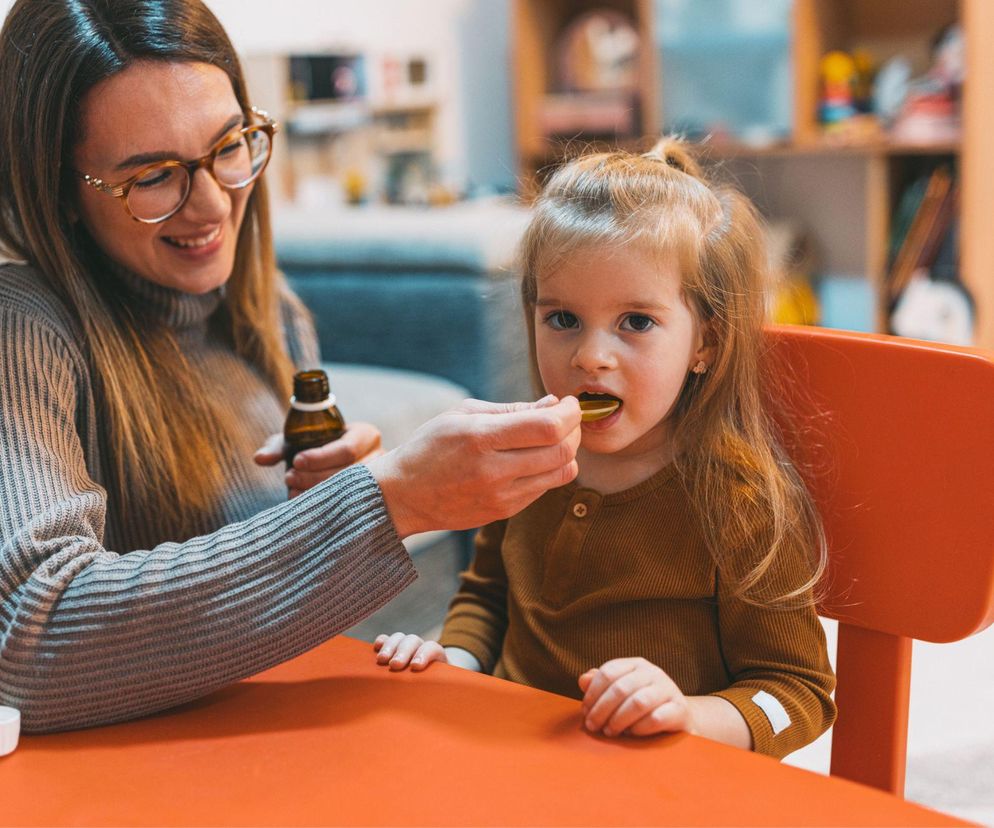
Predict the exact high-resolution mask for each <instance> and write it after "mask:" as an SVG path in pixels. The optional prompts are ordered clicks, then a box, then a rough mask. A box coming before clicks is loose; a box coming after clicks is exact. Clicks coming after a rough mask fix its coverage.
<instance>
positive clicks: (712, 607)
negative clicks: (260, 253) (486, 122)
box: [374, 140, 835, 757]
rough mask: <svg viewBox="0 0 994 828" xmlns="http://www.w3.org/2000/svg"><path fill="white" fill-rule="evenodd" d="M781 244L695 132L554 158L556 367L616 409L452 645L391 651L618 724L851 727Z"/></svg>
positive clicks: (586, 437) (548, 236)
mask: <svg viewBox="0 0 994 828" xmlns="http://www.w3.org/2000/svg"><path fill="white" fill-rule="evenodd" d="M762 238H763V231H762V228H761V226H760V223H759V222H758V220H757V218H756V215H755V212H754V211H753V209H752V207H751V205H750V204H749V202H748V201H747V200H746V199H745V198H744V197H743V196H741V195H740V194H739V193H737V192H735V191H734V190H730V189H727V188H725V187H720V186H716V185H712V184H711V183H709V182H708V181H707V180H706V179H705V178H704V177H703V175H702V173H701V170H700V169H699V168H698V166H697V164H696V163H695V162H694V161H693V160H692V159H691V158H690V156H689V155H688V153H687V151H686V149H685V148H684V146H683V145H681V144H680V143H679V142H676V141H673V140H664V141H662V142H660V143H659V144H658V145H657V146H656V147H655V148H654V149H653V150H652V151H651V152H648V153H645V154H644V155H635V154H630V153H625V152H614V153H602V154H596V155H590V156H587V157H583V158H580V159H578V160H575V161H573V162H571V163H569V164H567V165H565V166H564V167H562V168H561V169H560V170H559V171H558V172H556V173H555V175H553V176H552V178H551V179H550V181H549V183H548V185H547V186H546V188H545V190H544V192H543V194H542V196H541V197H540V198H539V200H538V202H537V204H536V206H535V213H534V218H533V221H532V223H531V225H530V228H529V230H528V232H527V234H526V237H525V240H524V277H523V284H522V294H523V297H524V302H525V306H526V315H527V318H528V325H529V334H530V341H531V351H532V355H533V358H534V359H533V362H534V367H535V368H536V369H537V372H538V376H539V377H540V379H541V384H542V386H543V388H544V389H545V390H546V391H547V392H548V393H552V394H557V395H559V396H564V395H574V396H576V397H578V398H579V399H580V401H581V404H585V405H586V406H593V407H598V408H600V409H601V413H602V414H603V413H604V412H610V413H609V414H608V415H607V416H604V417H602V418H601V419H597V420H592V421H589V422H584V423H583V425H582V442H581V445H580V449H579V451H578V453H577V461H578V463H579V469H580V471H579V476H578V477H577V479H576V480H575V481H574V482H573V483H571V484H569V485H567V486H564V487H562V488H559V489H553V490H552V491H549V492H548V493H547V494H545V495H544V496H543V497H541V498H540V499H539V500H538V501H536V502H535V503H534V504H533V505H531V506H529V507H528V508H527V509H525V510H524V511H523V512H521V513H519V514H518V515H516V516H515V517H513V518H511V519H509V520H504V521H500V522H498V523H493V524H490V525H489V526H486V527H484V528H483V529H482V530H481V531H480V533H479V536H478V539H477V549H476V557H475V560H474V562H473V564H472V566H471V567H470V569H469V571H467V572H466V573H464V575H463V578H462V585H461V588H460V590H459V592H458V593H457V595H456V596H455V598H454V599H453V601H452V604H451V607H450V609H449V613H448V616H447V618H446V621H445V626H444V628H443V631H442V635H441V637H440V642H433V641H428V642H424V641H422V640H421V639H420V638H418V637H417V636H404V635H403V634H400V633H397V634H395V635H393V636H390V637H387V636H380V637H379V638H378V639H377V641H376V643H375V645H374V646H375V647H376V649H377V650H378V657H377V660H378V661H379V662H380V663H381V664H389V665H390V667H391V668H392V669H403V668H404V667H406V666H407V665H408V664H411V665H412V666H413V669H423V668H424V667H426V666H427V665H428V664H429V663H430V662H432V661H448V662H449V663H454V664H458V665H460V666H465V667H469V668H471V669H475V670H482V671H484V672H488V673H493V675H495V676H499V677H501V678H507V679H511V680H513V681H518V682H522V683H524V684H529V685H532V686H534V687H539V688H542V689H544V690H549V691H552V692H555V693H560V694H564V695H571V696H575V697H578V698H582V705H583V713H584V722H585V726H586V727H587V728H588V729H589V730H591V731H594V732H599V733H602V734H604V735H607V736H615V735H619V734H622V733H627V734H633V735H638V736H644V735H649V734H654V733H660V732H665V731H678V730H686V731H690V732H693V733H698V734H701V735H703V736H707V737H710V738H713V739H717V740H720V741H723V742H727V743H729V744H733V745H739V746H741V747H745V748H749V747H751V748H752V749H754V750H756V751H758V752H762V753H765V754H769V755H772V756H777V757H782V756H784V755H786V754H788V753H790V752H791V751H793V750H796V749H797V748H799V747H801V746H802V745H804V744H806V743H808V742H810V741H812V740H813V739H814V738H815V737H817V736H818V735H819V734H820V733H822V732H823V731H824V730H825V729H826V728H828V727H829V726H830V725H831V724H832V721H833V719H834V716H835V708H834V705H833V702H832V699H831V696H830V694H831V692H832V690H833V687H834V684H835V679H834V676H833V674H832V670H831V667H830V666H829V662H828V656H827V653H826V648H825V640H824V635H823V632H822V628H821V625H820V623H819V621H818V618H817V616H816V614H815V610H814V589H815V586H816V584H817V582H818V579H819V576H820V575H821V573H822V571H823V569H824V565H825V558H826V551H825V543H824V535H823V532H822V528H821V524H820V521H819V519H818V516H817V514H816V512H815V510H814V507H813V505H812V502H811V499H810V497H809V495H808V493H807V491H806V489H805V487H804V485H803V483H802V482H801V479H800V477H799V476H798V474H797V472H796V470H795V469H794V468H793V467H792V465H791V464H790V462H789V460H788V459H787V457H786V456H785V454H784V451H783V449H782V447H781V445H780V442H779V441H778V438H777V436H776V435H775V432H774V430H773V428H772V426H771V424H770V421H769V419H768V418H767V416H766V413H765V412H764V410H763V407H762V404H761V394H760V365H759V362H760V352H761V349H762V342H763V335H762V330H761V327H762V323H763V315H764V291H763V288H764V270H765V266H766V259H765V251H764V249H763V245H762V242H761V240H762ZM586 400H589V401H590V402H589V403H584V401H586Z"/></svg>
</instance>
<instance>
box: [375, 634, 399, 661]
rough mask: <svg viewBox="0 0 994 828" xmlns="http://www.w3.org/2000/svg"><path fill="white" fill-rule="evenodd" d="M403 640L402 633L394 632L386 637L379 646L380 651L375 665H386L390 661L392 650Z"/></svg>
mask: <svg viewBox="0 0 994 828" xmlns="http://www.w3.org/2000/svg"><path fill="white" fill-rule="evenodd" d="M403 640H404V633H402V632H396V633H394V634H393V635H391V636H388V637H387V640H386V641H385V642H384V643H383V644H381V645H380V651H379V653H377V655H376V663H377V664H386V663H387V662H388V661H390V658H391V657H392V656H393V653H394V650H396V649H397V645H398V644H400V642H401V641H403Z"/></svg>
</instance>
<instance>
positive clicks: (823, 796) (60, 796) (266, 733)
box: [0, 638, 963, 826]
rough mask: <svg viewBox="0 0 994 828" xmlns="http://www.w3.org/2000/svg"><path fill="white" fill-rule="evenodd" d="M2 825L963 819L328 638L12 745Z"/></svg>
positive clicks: (4, 762)
mask: <svg viewBox="0 0 994 828" xmlns="http://www.w3.org/2000/svg"><path fill="white" fill-rule="evenodd" d="M0 823H2V824H4V825H131V826H139V825H323V824H336V825H338V824H346V825H702V824H706V825H723V824H728V825H750V824H752V825H755V824H763V825H853V824H858V825H904V826H912V825H959V824H963V823H961V822H958V821H957V820H954V819H952V818H951V817H946V816H944V815H942V814H939V813H936V812H934V811H929V810H926V809H924V808H920V807H918V806H915V805H912V804H910V803H906V802H903V801H901V800H898V799H896V798H894V797H891V796H889V795H887V794H884V793H881V792H879V791H876V790H872V789H870V788H865V787H862V786H860V785H856V784H854V783H851V782H846V781H843V780H840V779H831V778H827V777H823V776H819V775H817V774H813V773H809V772H807V771H803V770H798V769H796V768H791V767H787V766H784V765H780V764H779V763H777V762H775V761H773V760H771V759H768V758H765V757H761V756H756V755H753V754H750V753H747V752H746V751H740V750H736V749H734V748H730V747H726V746H724V745H719V744H716V743H713V742H709V741H707V740H705V739H699V738H695V737H692V736H687V735H686V734H679V735H674V736H665V737H661V738H657V739H652V740H635V739H624V740H607V739H600V738H594V737H592V736H590V735H589V734H587V733H585V732H584V731H582V730H581V728H580V717H579V705H578V703H577V702H576V701H573V700H571V699H565V698H562V697H560V696H555V695H552V694H549V693H542V692H539V691H536V690H531V689H529V688H526V687H521V686H518V685H515V684H511V683H508V682H504V681H500V680H498V679H494V678H491V677H489V676H480V675H476V674H473V673H469V672H466V671H463V670H458V669H456V668H452V667H448V666H446V665H438V664H436V665H433V666H432V667H431V668H429V669H428V671H427V672H425V673H421V674H411V673H401V674H391V673H389V672H388V671H387V670H386V669H385V668H382V667H377V666H376V665H375V663H374V660H373V653H372V648H371V647H370V645H369V644H366V643H362V642H358V641H354V640H352V639H348V638H338V639H335V640H333V641H330V642H328V643H327V644H325V645H324V646H322V647H319V648H317V649H316V650H314V651H312V652H310V653H307V654H306V655H303V656H301V657H300V658H297V659H295V660H293V661H291V662H289V663H287V664H283V665H281V666H279V667H276V668H275V669H273V670H270V671H268V672H266V673H263V674H261V675H259V676H256V677H255V678H253V679H250V680H248V681H244V682H241V683H239V684H236V685H233V686H232V687H229V688H227V689H225V690H222V691H220V692H218V693H215V694H214V695H212V696H209V697H207V698H205V699H202V700H200V701H198V702H194V703H192V704H189V705H185V706H183V707H181V708H177V709H175V710H172V711H170V712H168V713H163V714H160V715H157V716H152V717H149V718H146V719H143V720H140V721H136V722H129V723H127V724H121V725H115V726H111V727H103V728H96V729H93V730H87V731H77V732H74V733H63V734H56V735H47V736H30V735H28V736H24V735H22V738H21V744H20V746H19V747H18V749H17V750H16V751H15V752H14V753H12V754H11V755H9V756H7V757H5V758H2V759H0Z"/></svg>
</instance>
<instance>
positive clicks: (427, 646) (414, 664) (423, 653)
mask: <svg viewBox="0 0 994 828" xmlns="http://www.w3.org/2000/svg"><path fill="white" fill-rule="evenodd" d="M433 661H441V662H442V663H446V662H447V661H448V658H446V656H445V648H444V647H442V645H441V644H439V643H438V642H437V641H426V642H425V643H424V644H422V645H421V646H420V647H418V649H417V652H415V653H414V658H412V659H411V669H412V670H413V671H415V672H417V671H419V670H424V669H425V668H426V667H427V666H428V665H429V664H431V663H432V662H433Z"/></svg>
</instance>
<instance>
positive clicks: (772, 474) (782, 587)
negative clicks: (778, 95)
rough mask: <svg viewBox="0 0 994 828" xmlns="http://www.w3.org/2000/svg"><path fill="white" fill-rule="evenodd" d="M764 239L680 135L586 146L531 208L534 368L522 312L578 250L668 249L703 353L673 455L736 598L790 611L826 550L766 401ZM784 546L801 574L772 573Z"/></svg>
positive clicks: (684, 393)
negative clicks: (624, 146) (627, 145)
mask: <svg viewBox="0 0 994 828" xmlns="http://www.w3.org/2000/svg"><path fill="white" fill-rule="evenodd" d="M764 240H765V234H764V230H763V227H762V223H761V221H760V219H759V217H758V215H757V214H756V211H755V209H754V208H753V207H752V205H751V204H750V202H749V200H748V199H747V198H746V197H745V196H743V195H742V194H741V193H739V192H738V191H737V190H735V189H734V188H731V187H726V186H720V185H716V184H712V183H711V182H709V181H708V180H707V178H706V177H705V176H704V174H703V172H702V170H701V169H700V167H699V166H698V164H697V163H696V161H695V160H694V159H693V157H692V155H691V154H690V152H689V150H688V148H687V147H686V146H685V145H684V144H683V143H682V142H680V141H678V140H675V139H670V138H667V139H663V140H662V141H660V142H659V143H658V144H657V145H656V146H655V147H654V148H653V149H652V150H651V151H649V152H647V153H643V154H636V153H629V152H609V153H597V154H591V155H585V156H582V157H579V158H577V159H574V160H573V161H571V162H568V163H566V164H565V165H564V166H562V167H561V168H560V169H559V170H557V171H556V172H555V173H554V174H553V175H552V176H551V178H550V179H549V181H548V183H547V184H546V186H545V188H544V189H543V191H542V194H541V195H540V197H539V199H538V201H537V202H536V204H535V213H534V217H533V219H532V222H531V225H530V226H529V229H528V231H527V233H526V235H525V239H524V242H523V279H522V298H523V300H524V305H525V311H526V317H527V324H528V330H529V337H530V343H531V353H532V363H533V366H532V367H533V373H534V374H535V376H536V377H537V376H538V374H537V368H536V366H535V320H534V312H533V311H534V306H535V301H536V298H537V281H538V278H539V275H540V274H541V273H543V272H548V269H549V268H554V267H556V263H557V261H560V260H561V259H562V258H563V257H565V256H569V255H571V254H573V253H574V252H575V251H577V250H582V249H583V248H584V247H587V246H600V245H622V244H624V245H629V244H630V245H637V246H638V247H639V249H641V250H643V251H645V252H646V253H647V254H649V255H650V256H660V257H665V256H675V257H676V259H677V261H678V262H679V266H680V273H681V277H682V281H683V292H684V296H685V298H686V300H687V303H688V306H689V307H690V308H691V310H692V311H693V312H694V313H695V314H696V315H697V317H698V319H699V320H701V321H702V322H703V323H704V328H705V330H706V332H707V333H706V344H709V345H711V346H712V354H713V356H712V358H711V360H710V365H709V366H708V371H707V373H705V374H700V375H699V374H695V373H692V372H689V371H688V375H687V379H686V382H685V384H684V387H683V389H682V390H681V393H680V396H679V397H678V399H677V402H676V404H675V406H674V409H673V411H672V412H671V414H670V415H669V416H670V421H671V425H672V434H673V440H674V451H675V458H676V459H675V461H674V462H675V463H676V466H677V468H678V470H679V471H680V474H681V479H682V480H683V483H684V486H685V487H686V489H687V491H688V493H689V495H690V498H691V501H692V502H693V503H694V505H695V507H696V509H697V512H698V514H699V516H700V520H701V525H702V527H703V530H704V536H705V539H706V541H707V543H708V546H709V548H710V551H711V554H712V556H713V557H714V559H715V562H716V564H717V566H718V567H719V570H720V571H721V572H722V574H723V576H724V577H726V578H729V579H730V580H731V582H732V583H734V584H736V589H735V591H736V594H738V595H739V597H740V598H742V599H743V600H745V601H748V602H750V603H757V604H763V605H767V606H783V607H791V606H797V605H798V604H807V603H810V602H811V601H812V600H817V598H818V591H819V590H818V587H819V582H820V579H821V576H822V574H823V572H824V569H825V565H826V563H827V557H828V556H827V545H826V543H825V535H824V530H823V527H822V523H821V520H820V518H819V515H818V513H817V510H816V509H815V506H814V503H813V501H812V499H811V496H810V494H809V492H808V490H807V488H806V486H805V484H804V482H803V480H802V478H801V476H800V475H799V474H798V472H797V469H796V468H795V467H794V466H793V464H792V463H791V462H790V460H789V459H788V457H787V454H786V452H785V451H784V449H783V445H782V440H781V437H780V434H779V433H778V431H777V428H776V426H775V425H774V422H773V420H772V418H771V417H770V412H768V411H767V410H766V407H765V406H764V400H763V394H762V388H763V384H762V382H763V377H762V376H761V352H762V349H763V342H764V338H763V331H762V327H763V321H764V318H765V288H766V281H767V280H766V273H767V266H768V265H767V256H766V248H765V243H764ZM788 548H792V549H793V550H794V551H800V552H801V553H802V554H803V555H805V556H806V558H807V560H808V561H809V562H810V577H809V578H808V579H806V580H804V581H803V582H799V583H798V582H791V583H789V584H785V582H784V579H782V578H779V577H777V574H776V573H777V570H776V563H777V560H778V557H779V555H780V554H781V553H782V552H783V551H784V550H785V549H788ZM767 575H769V576H770V577H767Z"/></svg>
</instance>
